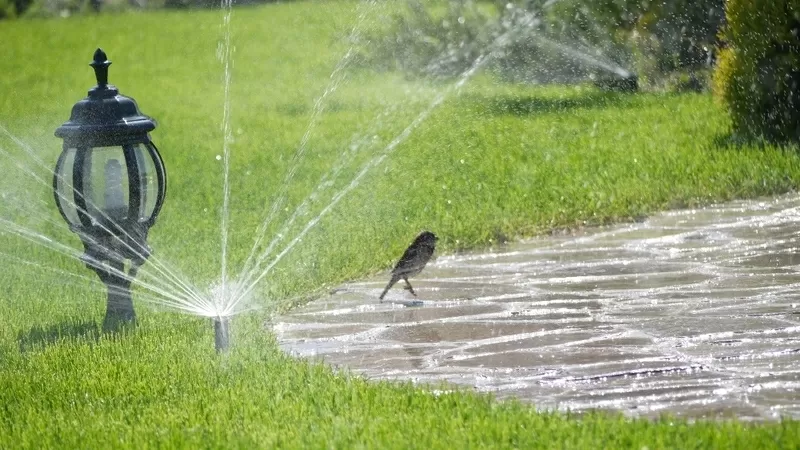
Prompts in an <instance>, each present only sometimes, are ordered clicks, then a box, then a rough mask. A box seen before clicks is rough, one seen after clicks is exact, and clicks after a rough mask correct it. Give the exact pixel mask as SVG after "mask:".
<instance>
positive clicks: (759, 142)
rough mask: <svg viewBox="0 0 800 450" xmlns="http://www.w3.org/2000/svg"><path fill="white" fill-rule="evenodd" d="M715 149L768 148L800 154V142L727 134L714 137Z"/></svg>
mask: <svg viewBox="0 0 800 450" xmlns="http://www.w3.org/2000/svg"><path fill="white" fill-rule="evenodd" d="M713 142H714V148H717V149H720V150H750V149H754V148H755V149H759V150H763V149H765V148H768V147H773V148H778V149H781V150H784V151H792V152H800V142H793V141H791V140H786V139H784V140H779V139H773V140H769V139H766V138H754V137H747V136H742V135H738V134H736V133H732V132H730V133H725V134H720V135H717V136H716V137H714V141H713Z"/></svg>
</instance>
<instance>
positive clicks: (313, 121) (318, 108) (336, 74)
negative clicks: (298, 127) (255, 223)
mask: <svg viewBox="0 0 800 450" xmlns="http://www.w3.org/2000/svg"><path fill="white" fill-rule="evenodd" d="M366 4H367V5H373V4H375V1H374V0H370V1H367V2H366ZM359 7H360V8H362V3H359ZM366 16H367V14H366V12H365V11H364V10H363V9H362V11H361V12H360V13H359V15H358V18H357V20H356V24H355V25H354V26H353V27H352V28H351V30H350V34H349V36H348V40H350V41H353V40H354V39H356V38H357V37H358V36H359V35H360V33H361V27H362V26H363V24H364V22H365V19H366ZM354 55H355V53H354V51H353V46H352V45H351V46H350V48H349V49H348V50H347V51H346V52H345V54H344V56H343V57H342V58H341V59H340V60H339V62H338V63H337V64H336V66H335V67H334V69H333V71H332V72H331V74H330V76H329V77H328V78H329V79H330V82H329V83H328V86H326V88H325V90H324V91H323V93H322V95H321V96H320V97H318V98H317V100H316V101H315V102H314V108H313V110H312V113H311V118H310V119H309V123H308V125H307V126H306V131H305V133H304V134H303V137H302V138H301V139H300V144H299V145H298V147H297V150H295V154H294V155H293V156H292V160H291V161H290V163H289V170H287V172H286V174H285V175H284V179H283V182H282V183H281V190H280V191H279V194H278V198H277V200H276V201H275V202H273V203H272V207H271V208H270V210H269V212H268V214H267V215H266V218H265V219H264V220H263V221H262V222H261V223H260V224H259V227H258V230H257V231H256V239H255V242H254V244H253V247H252V249H251V250H250V254H249V255H248V257H247V259H246V260H245V263H244V266H243V268H242V270H241V273H248V272H250V271H251V270H254V268H253V267H252V265H253V261H254V258H255V254H256V251H257V250H258V247H259V245H261V242H262V241H263V240H264V237H265V236H266V233H267V229H268V228H269V225H270V224H271V223H272V221H273V220H274V219H275V215H276V214H277V212H278V211H279V209H280V207H281V206H283V204H284V202H285V201H286V196H287V191H288V187H289V183H291V181H292V179H293V178H294V176H295V174H296V173H297V169H298V167H299V162H300V160H301V159H302V157H303V156H304V155H305V152H306V149H307V148H308V142H309V140H310V138H311V134H312V133H313V131H314V129H315V128H316V125H317V123H318V122H319V117H320V116H321V114H322V113H323V111H324V110H325V102H326V100H327V99H328V97H329V96H330V95H331V94H333V93H335V92H336V90H337V89H338V88H339V86H340V85H341V84H342V82H343V81H344V79H345V72H344V70H345V69H346V68H347V67H348V66H349V65H350V64H351V63H352V61H353V57H354ZM290 220H291V219H290ZM272 247H274V244H273V243H270V245H268V250H266V251H265V252H262V253H266V252H267V251H269V252H271V251H272ZM260 259H261V258H257V259H256V260H260ZM257 265H258V263H256V267H257Z"/></svg>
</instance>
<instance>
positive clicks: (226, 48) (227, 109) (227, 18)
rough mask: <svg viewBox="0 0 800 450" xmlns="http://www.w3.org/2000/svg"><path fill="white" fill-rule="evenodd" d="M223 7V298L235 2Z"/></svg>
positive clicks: (227, 0)
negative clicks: (232, 27) (232, 18)
mask: <svg viewBox="0 0 800 450" xmlns="http://www.w3.org/2000/svg"><path fill="white" fill-rule="evenodd" d="M221 6H222V8H223V9H225V15H224V18H223V26H224V27H225V33H224V34H225V39H224V41H223V64H224V65H225V71H224V100H223V106H222V135H223V136H222V158H223V163H222V164H223V182H222V220H221V224H220V233H221V237H220V239H221V246H222V257H221V265H222V268H221V272H222V292H223V296H224V295H225V292H226V286H225V285H226V283H227V282H228V274H227V268H228V221H229V219H230V212H229V208H228V204H229V203H230V181H229V174H230V143H231V139H232V137H233V136H232V135H231V98H230V90H231V13H232V9H233V8H232V7H233V0H221Z"/></svg>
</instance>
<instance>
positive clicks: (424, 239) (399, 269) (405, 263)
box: [378, 231, 439, 302]
mask: <svg viewBox="0 0 800 450" xmlns="http://www.w3.org/2000/svg"><path fill="white" fill-rule="evenodd" d="M437 240H439V238H438V237H436V235H435V234H433V233H431V232H430V231H423V232H422V233H420V234H419V236H417V237H416V238H415V239H414V242H412V243H411V245H409V246H408V248H407V249H406V251H405V252H404V253H403V256H401V257H400V261H397V264H396V265H395V266H394V269H392V279H391V280H389V284H387V285H386V288H385V289H384V290H383V293H382V294H381V296H380V297H378V298H379V299H380V301H381V302H382V301H383V297H384V296H385V295H386V293H387V292H389V289H391V288H392V286H394V284H395V283H397V282H398V281H400V280H404V281H405V282H406V289H408V290H409V291H411V294H413V295H414V297H416V296H417V293H416V292H414V288H412V287H411V283H409V282H408V278H409V277H413V276H414V275H416V274H418V273H420V272H422V269H423V268H425V265H426V264H428V261H430V259H431V256H433V251H434V250H435V249H436V241H437Z"/></svg>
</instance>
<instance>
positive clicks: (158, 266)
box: [0, 125, 206, 304]
mask: <svg viewBox="0 0 800 450" xmlns="http://www.w3.org/2000/svg"><path fill="white" fill-rule="evenodd" d="M0 131H3V132H5V133H6V134H7V135H8V136H9V137H11V138H12V139H13V140H14V141H15V143H17V144H18V145H20V146H21V147H22V148H23V149H24V150H25V151H26V152H27V153H29V154H31V153H32V150H31V149H29V148H28V146H27V145H26V144H25V143H24V142H22V141H21V140H19V139H18V138H16V136H14V135H12V134H11V133H10V132H8V130H7V129H6V128H5V127H3V126H2V125H0ZM0 154H3V155H5V156H6V157H8V158H9V159H11V160H14V158H13V156H12V155H11V154H10V153H9V152H8V151H7V150H5V149H4V148H2V147H0ZM33 159H34V161H36V162H37V163H39V164H40V165H42V166H44V163H43V162H41V160H40V159H38V158H33ZM15 163H16V165H17V167H19V168H20V169H21V170H22V171H23V172H24V173H25V174H26V175H28V176H30V177H31V178H33V179H34V180H35V181H37V182H38V183H40V184H42V185H44V186H46V187H48V188H50V187H51V185H50V183H48V182H46V181H44V180H42V179H41V178H40V177H39V175H38V174H36V173H35V172H33V171H32V170H30V169H28V168H27V167H25V166H24V165H21V164H20V163H19V161H15ZM44 167H45V170H47V171H48V172H50V173H51V174H52V173H54V172H53V171H52V170H51V169H49V168H47V167H46V166H44ZM75 193H76V194H77V195H79V196H81V194H80V193H79V192H77V191H75ZM58 195H59V198H61V199H62V200H63V201H65V202H67V203H68V204H70V205H71V206H74V207H75V208H76V209H78V210H80V211H83V212H84V213H86V214H88V211H86V210H84V209H83V208H80V207H79V206H78V205H76V204H75V202H74V200H72V199H69V198H66V197H64V196H63V195H61V194H60V193H58ZM83 198H84V199H85V200H86V201H87V205H93V202H92V200H91V199H86V198H85V197H83ZM93 206H95V205H93ZM96 209H97V210H98V211H100V213H101V214H102V215H103V216H104V218H106V219H107V220H109V221H112V222H114V220H113V219H112V218H110V217H109V216H108V215H106V213H105V212H104V211H103V210H102V208H96ZM98 225H99V226H100V227H101V228H102V229H103V230H104V231H106V232H108V233H111V230H110V229H108V228H107V227H105V226H104V225H103V224H98ZM123 233H124V234H125V235H126V236H127V237H128V238H131V236H130V234H128V233H127V232H126V231H124V230H123ZM48 239H49V238H48ZM118 239H119V238H118ZM120 242H121V243H122V244H123V245H124V246H125V247H126V248H128V249H129V250H131V251H132V252H133V253H134V254H135V255H137V256H139V257H141V258H144V254H143V253H142V250H143V249H141V248H134V247H133V246H131V245H130V244H128V243H127V242H125V240H122V239H120ZM131 242H135V240H133V239H132V238H131ZM77 257H78V258H79V255H78V256H77ZM150 260H151V262H153V263H154V264H153V267H154V269H155V270H156V271H157V272H159V273H160V274H161V275H163V276H164V277H166V278H167V280H168V281H170V282H172V283H174V284H175V285H176V286H177V287H178V288H179V289H180V290H183V291H184V293H185V294H186V295H188V297H189V298H192V299H194V300H196V301H197V302H199V303H200V304H202V303H205V302H206V301H205V300H204V299H203V298H202V297H201V296H200V295H199V294H197V292H196V290H195V289H194V288H192V287H191V286H190V285H188V283H186V282H184V281H183V280H182V279H180V278H179V277H178V276H177V275H175V274H174V273H173V272H172V270H171V269H170V268H168V267H167V266H166V265H164V264H163V263H161V262H160V261H159V260H158V259H157V258H152V257H151V258H150ZM142 274H147V272H146V271H140V275H142ZM123 277H124V278H126V279H128V278H129V277H128V276H127V275H125V274H123ZM153 278H154V279H156V280H158V281H160V282H162V283H166V281H167V280H162V279H161V278H159V277H153ZM150 286H152V285H150ZM166 286H167V287H173V286H170V285H169V284H166Z"/></svg>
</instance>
